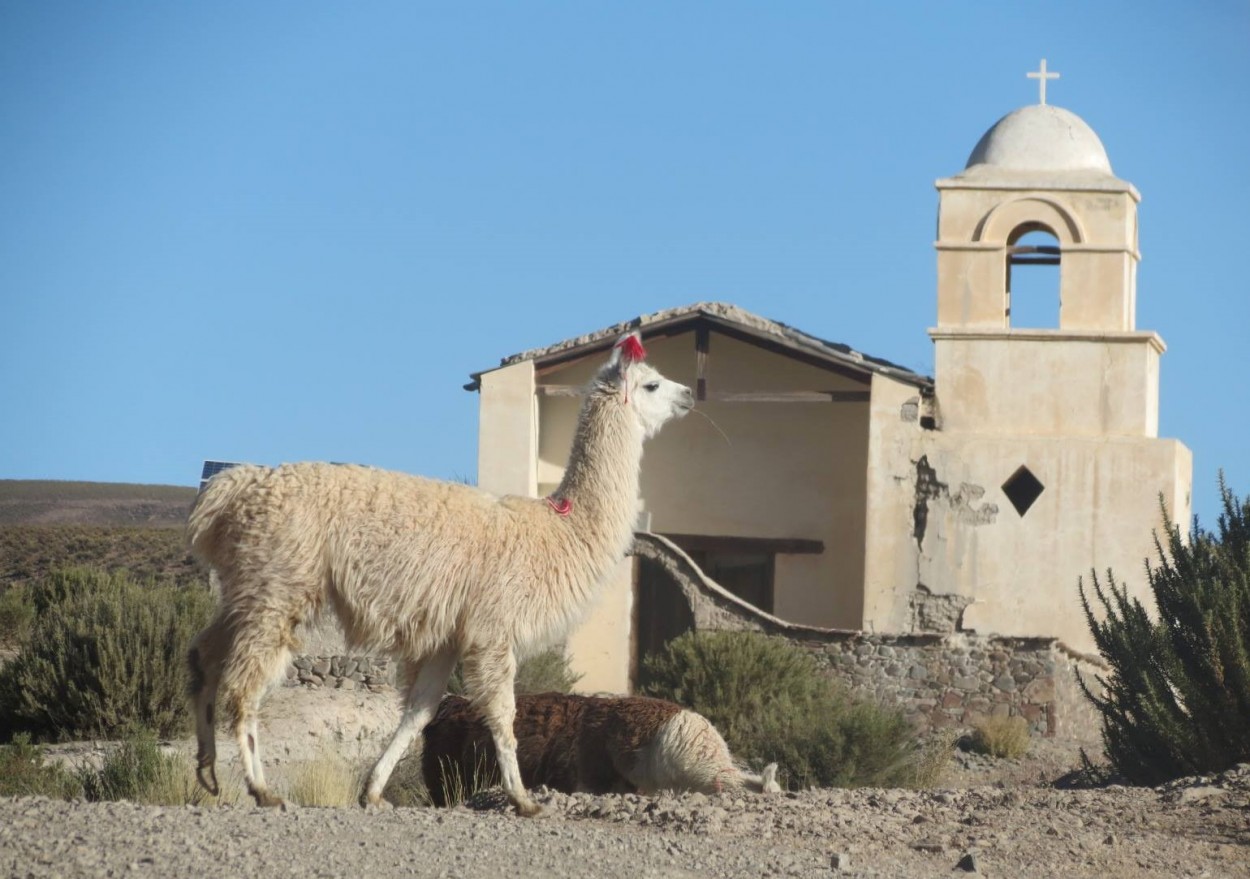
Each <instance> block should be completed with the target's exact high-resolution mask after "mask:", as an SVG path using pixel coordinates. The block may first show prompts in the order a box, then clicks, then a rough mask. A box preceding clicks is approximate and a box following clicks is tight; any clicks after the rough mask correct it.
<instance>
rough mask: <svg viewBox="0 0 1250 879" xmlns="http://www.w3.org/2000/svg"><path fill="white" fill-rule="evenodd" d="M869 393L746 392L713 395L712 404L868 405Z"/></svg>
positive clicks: (710, 397)
mask: <svg viewBox="0 0 1250 879" xmlns="http://www.w3.org/2000/svg"><path fill="white" fill-rule="evenodd" d="M870 396H871V395H870V394H869V392H868V391H746V392H738V393H735V392H732V391H727V392H724V393H711V394H708V395H707V399H708V402H710V403H867V402H868V400H869V398H870Z"/></svg>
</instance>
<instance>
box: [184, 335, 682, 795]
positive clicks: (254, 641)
mask: <svg viewBox="0 0 1250 879" xmlns="http://www.w3.org/2000/svg"><path fill="white" fill-rule="evenodd" d="M645 356H646V352H645V350H644V349H643V347H642V343H641V342H640V341H639V339H638V336H637V334H630V335H627V336H625V337H624V338H622V339H621V340H620V341H619V342H618V343H617V344H616V346H615V347H614V348H613V349H612V353H611V356H610V357H609V358H608V360H607V362H606V363H605V364H604V365H603V367H602V368H601V369H600V370H599V372H598V373H597V374H596V376H595V378H594V379H593V380H592V381H591V382H590V384H589V385H588V386H587V388H586V393H585V397H584V399H583V402H582V409H581V415H580V416H579V418H578V422H577V429H576V432H575V434H574V438H573V448H572V451H571V452H570V455H569V461H568V466H567V467H566V468H565V471H564V478H563V480H562V481H561V483H560V486H559V488H557V489H556V492H555V494H553V495H552V496H551V497H548V498H545V499H544V498H531V497H520V496H515V495H506V496H503V497H496V496H495V495H492V494H489V493H488V492H485V491H482V490H481V489H478V488H475V487H472V486H468V485H461V484H459V483H454V482H438V481H434V480H430V479H420V478H418V477H416V476H409V475H406V474H402V473H389V472H386V471H383V470H373V469H369V468H366V467H348V466H335V465H332V464H318V463H311V464H284V465H282V466H281V467H252V466H244V467H234V468H232V469H230V470H226V471H224V472H222V473H219V474H217V475H216V476H214V477H213V478H212V479H211V480H210V481H209V483H208V485H207V486H206V487H205V488H204V490H203V491H202V492H201V493H200V496H199V498H198V500H196V502H195V507H194V508H193V509H192V510H191V516H190V519H189V521H188V524H187V532H188V537H189V538H190V542H191V549H192V551H193V553H194V554H195V556H196V557H197V558H198V559H200V560H201V561H202V562H204V563H206V564H207V565H208V566H209V567H210V568H211V569H212V574H213V577H214V578H215V579H216V581H217V583H218V584H219V586H220V591H221V596H220V600H219V602H218V607H217V613H216V616H214V618H213V620H212V621H211V622H210V623H209V624H208V626H207V627H205V628H204V630H203V631H201V632H200V633H199V634H198V635H197V636H196V638H195V640H194V642H193V643H192V644H191V648H190V650H188V652H187V662H188V665H189V667H190V673H191V699H192V706H193V708H194V714H195V728H196V738H197V739H198V741H199V753H198V758H197V764H198V772H197V774H198V777H199V779H200V783H201V784H203V785H204V787H206V788H207V789H208V790H209V791H211V792H212V793H216V792H217V777H216V770H215V768H214V764H215V763H216V756H217V749H216V742H215V735H214V733H215V728H216V721H217V719H218V716H219V715H220V717H221V719H222V720H224V721H225V722H226V723H227V724H229V725H230V727H231V729H232V731H233V733H234V737H235V741H237V742H238V745H239V755H240V758H241V760H242V763H243V773H244V778H245V780H246V783H247V789H248V792H249V793H250V794H251V795H252V797H253V798H254V799H255V800H256V802H257V804H258V805H262V806H270V805H272V806H277V805H282V800H281V799H280V798H279V797H278V796H277V795H275V794H274V793H273V792H272V791H271V790H270V788H269V786H268V784H266V782H265V772H264V766H263V764H262V762H261V749H260V741H259V735H258V729H257V727H258V712H259V710H260V703H261V698H262V697H263V695H264V693H265V689H266V687H267V686H268V685H269V684H270V683H271V682H273V681H274V680H275V679H276V678H278V677H279V676H281V674H282V670H283V668H285V667H286V663H287V658H288V656H289V655H290V650H291V647H292V645H294V644H295V643H296V642H295V634H294V633H295V629H296V627H297V626H299V625H300V624H302V623H304V622H306V621H308V620H309V619H312V618H314V617H315V616H317V614H319V613H323V614H329V613H333V614H334V615H335V616H336V617H337V618H338V620H339V622H340V623H341V624H342V626H343V630H344V632H345V633H346V636H347V641H348V643H349V644H350V645H351V646H352V647H353V648H355V649H360V650H368V651H377V652H381V653H387V654H389V655H391V656H393V657H395V658H396V660H398V662H399V663H400V666H401V668H402V669H403V675H404V682H405V683H404V690H405V695H404V714H403V717H402V719H401V720H400V722H399V727H398V728H397V729H396V730H395V734H394V735H393V736H392V738H391V741H390V744H388V745H387V747H386V750H385V751H384V752H383V753H382V756H381V757H380V758H378V761H377V763H375V764H374V767H373V770H372V772H371V773H370V775H369V780H368V782H367V783H366V785H365V790H364V795H363V799H364V800H365V801H366V802H368V803H373V804H379V803H381V801H382V790H383V789H384V788H385V787H386V782H387V779H388V778H390V775H391V772H392V770H393V769H394V768H395V763H396V761H398V760H399V758H400V757H401V756H402V755H403V754H404V753H405V752H406V751H407V750H408V745H409V744H410V743H411V742H412V740H413V738H414V737H415V736H416V735H418V734H419V733H420V732H421V729H422V728H423V727H424V726H425V725H426V724H427V723H429V721H430V719H431V718H432V717H433V716H434V711H435V709H436V708H437V707H438V702H439V699H440V697H441V696H442V695H443V693H444V692H445V691H446V689H447V679H448V677H449V676H450V674H451V671H452V668H453V667H454V666H455V664H456V662H457V661H458V660H463V671H464V681H465V686H466V687H467V688H468V691H469V693H470V694H472V696H473V698H474V699H475V700H476V702H477V704H479V705H480V706H481V708H482V711H483V714H484V715H485V717H486V721H487V724H488V726H489V727H490V730H491V735H492V737H493V738H494V741H495V745H496V747H497V750H498V753H499V764H500V768H501V770H502V776H503V786H504V789H505V790H506V791H507V794H508V797H509V799H510V800H511V801H512V804H513V806H515V808H516V810H517V812H519V813H521V814H523V815H535V814H537V813H538V812H539V808H538V806H537V805H536V804H535V803H534V802H533V800H532V799H530V797H529V795H528V794H527V793H526V792H525V788H524V785H523V784H522V783H521V774H520V771H519V770H518V768H517V762H516V753H515V751H516V742H515V740H514V739H513V734H512V715H513V710H514V709H513V690H512V687H513V678H514V676H515V674H516V656H517V653H518V652H527V651H530V650H534V649H538V648H541V647H543V646H546V645H549V644H553V643H556V642H559V641H561V640H562V639H563V638H564V637H565V636H566V635H567V634H568V632H569V631H570V630H571V629H572V628H573V627H574V626H576V625H577V624H578V622H580V620H581V618H582V616H583V615H584V613H585V611H586V609H587V608H588V607H589V606H590V605H591V603H592V602H593V601H594V599H595V595H596V593H597V592H598V590H599V587H600V585H601V584H602V583H603V580H604V578H605V576H606V575H607V574H608V573H609V572H610V571H611V570H612V569H613V568H614V567H615V566H616V564H617V563H618V562H620V561H621V559H623V558H624V557H625V552H626V550H627V549H628V548H629V545H630V543H631V541H632V540H633V535H634V522H635V520H636V519H637V516H638V509H639V497H638V490H639V469H640V466H641V460H642V447H643V442H644V441H645V440H646V439H647V438H648V437H650V436H653V435H654V434H655V433H656V431H658V430H659V429H660V427H661V426H662V425H663V424H664V423H665V422H666V421H668V420H669V419H671V418H675V417H678V416H681V415H684V414H685V413H686V412H687V410H689V409H690V408H691V407H692V406H694V394H693V393H692V392H691V390H690V389H689V388H687V387H685V386H684V385H680V384H678V383H676V382H672V381H669V380H668V379H666V378H664V377H663V376H662V375H660V374H659V373H658V372H656V371H655V370H654V369H652V368H651V367H650V366H648V365H647V364H646V363H643V362H642V361H643V358H644V357H645Z"/></svg>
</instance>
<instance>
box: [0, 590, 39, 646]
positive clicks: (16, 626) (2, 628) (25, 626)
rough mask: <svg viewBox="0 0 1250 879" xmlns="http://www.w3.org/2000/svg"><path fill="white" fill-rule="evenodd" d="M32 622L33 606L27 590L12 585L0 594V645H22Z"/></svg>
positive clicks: (33, 620)
mask: <svg viewBox="0 0 1250 879" xmlns="http://www.w3.org/2000/svg"><path fill="white" fill-rule="evenodd" d="M0 588H3V587H0ZM34 622H35V605H34V602H32V601H31V599H30V595H29V593H28V590H26V589H25V588H23V587H22V586H21V585H14V586H10V587H9V588H7V589H4V591H3V592H0V644H8V645H12V646H17V645H19V644H22V643H24V642H25V641H26V639H27V638H28V637H29V636H30V629H31V626H32V625H33V624H34Z"/></svg>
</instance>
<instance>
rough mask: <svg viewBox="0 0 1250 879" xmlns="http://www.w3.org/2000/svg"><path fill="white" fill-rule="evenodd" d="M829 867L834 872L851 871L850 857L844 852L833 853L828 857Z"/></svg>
mask: <svg viewBox="0 0 1250 879" xmlns="http://www.w3.org/2000/svg"><path fill="white" fill-rule="evenodd" d="M829 866H831V867H833V869H835V870H849V869H851V856H850V855H848V854H847V853H846V852H834V853H833V854H832V855H830V856H829Z"/></svg>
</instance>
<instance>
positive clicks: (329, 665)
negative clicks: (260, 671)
mask: <svg viewBox="0 0 1250 879" xmlns="http://www.w3.org/2000/svg"><path fill="white" fill-rule="evenodd" d="M286 684H287V685H288V686H293V687H294V686H304V687H310V688H312V689H319V688H321V687H332V688H334V689H352V690H369V691H370V692H372V693H378V692H381V691H383V690H388V689H390V688H391V687H393V686H394V685H395V672H394V667H393V663H392V662H391V661H390V660H389V659H387V658H385V657H381V658H379V657H376V656H347V655H343V654H335V655H316V654H307V653H306V654H302V655H299V656H295V657H293V658H292V660H291V663H290V664H289V665H288V666H287V668H286Z"/></svg>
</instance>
